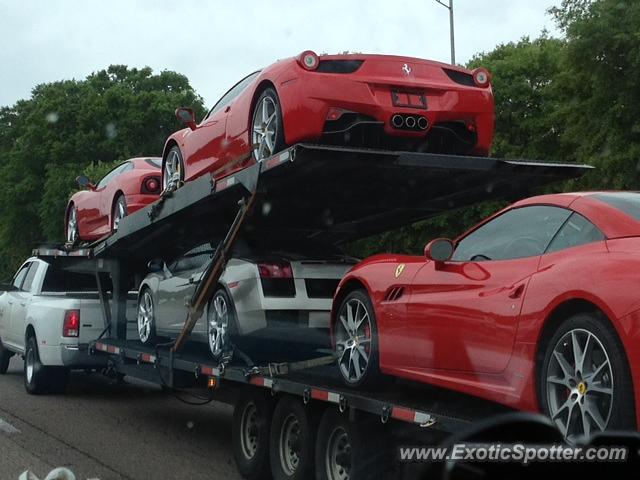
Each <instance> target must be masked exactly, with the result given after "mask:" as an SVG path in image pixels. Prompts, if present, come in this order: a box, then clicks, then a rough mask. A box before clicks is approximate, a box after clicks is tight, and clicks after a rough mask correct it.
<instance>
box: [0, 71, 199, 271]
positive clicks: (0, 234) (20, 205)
mask: <svg viewBox="0 0 640 480" xmlns="http://www.w3.org/2000/svg"><path fill="white" fill-rule="evenodd" d="M181 105H186V106H191V107H193V108H194V109H195V110H196V112H197V113H198V114H199V115H203V114H204V107H203V104H202V99H201V98H200V97H199V96H198V95H197V94H196V93H195V92H194V90H193V89H192V88H191V86H190V85H189V82H188V80H187V78H186V77H185V76H183V75H180V74H178V73H175V72H170V71H163V72H160V73H159V74H154V73H153V72H152V70H151V69H150V68H142V69H136V68H127V67H125V66H122V65H113V66H110V67H109V68H108V69H106V70H101V71H99V72H96V73H94V74H92V75H90V76H88V77H87V78H86V79H85V80H80V81H77V80H65V81H60V82H54V83H48V84H42V85H38V86H36V87H35V88H34V89H33V91H32V95H31V98H30V99H28V100H21V101H18V102H17V103H16V104H15V105H13V106H12V107H5V108H2V109H0V252H1V255H0V258H1V260H0V278H6V277H7V276H9V275H11V274H12V273H13V271H14V269H15V266H16V264H17V263H19V262H20V261H22V260H24V258H25V257H26V256H27V255H28V254H29V251H30V249H31V248H32V247H33V246H34V245H36V244H38V243H40V242H43V241H54V240H61V239H62V232H63V225H64V222H63V214H64V211H65V206H66V202H67V200H68V198H69V195H70V194H71V193H73V191H74V190H75V189H76V188H77V186H76V185H75V181H74V179H75V177H76V176H77V175H78V174H80V173H83V172H86V171H87V169H88V168H90V169H92V170H93V172H92V173H93V174H99V173H100V170H102V171H106V169H108V168H110V167H111V166H113V164H114V163H117V162H120V161H123V160H125V159H127V158H130V157H133V156H144V155H159V154H160V153H161V151H162V147H163V144H164V141H165V139H166V138H167V136H168V135H169V134H170V133H172V132H173V131H175V130H178V129H179V128H181V125H180V124H179V122H178V121H177V120H176V119H175V117H174V114H173V112H174V110H175V108H176V107H178V106H181ZM94 178H97V177H94Z"/></svg>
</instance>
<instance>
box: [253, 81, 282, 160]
mask: <svg viewBox="0 0 640 480" xmlns="http://www.w3.org/2000/svg"><path fill="white" fill-rule="evenodd" d="M251 132H252V133H251V143H252V147H253V158H254V159H255V160H256V161H258V162H261V161H262V160H264V159H265V158H269V157H270V156H271V155H273V154H275V153H278V152H279V151H280V150H282V149H283V148H284V146H285V145H284V132H283V121H282V112H281V110H280V101H279V100H278V95H277V93H276V92H275V91H274V90H273V89H271V88H267V89H266V90H265V91H264V92H263V93H262V95H260V97H259V98H258V100H257V101H256V104H255V107H254V109H253V120H252V130H251Z"/></svg>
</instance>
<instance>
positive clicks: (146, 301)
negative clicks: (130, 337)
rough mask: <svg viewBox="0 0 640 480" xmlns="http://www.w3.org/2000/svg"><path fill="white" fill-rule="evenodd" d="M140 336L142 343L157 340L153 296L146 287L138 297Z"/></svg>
mask: <svg viewBox="0 0 640 480" xmlns="http://www.w3.org/2000/svg"><path fill="white" fill-rule="evenodd" d="M137 323H138V337H139V338H140V341H141V342H142V343H146V344H150V343H153V341H154V340H155V335H156V332H155V324H154V317H153V297H152V296H151V291H150V290H149V289H148V288H145V289H144V290H143V291H142V292H141V294H140V296H139V298H138V322H137Z"/></svg>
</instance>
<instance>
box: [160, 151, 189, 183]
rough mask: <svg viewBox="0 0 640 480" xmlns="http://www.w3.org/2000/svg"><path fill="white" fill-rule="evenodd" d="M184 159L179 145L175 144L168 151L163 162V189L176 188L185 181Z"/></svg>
mask: <svg viewBox="0 0 640 480" xmlns="http://www.w3.org/2000/svg"><path fill="white" fill-rule="evenodd" d="M184 179H185V175H184V161H183V159H182V153H181V152H180V149H179V148H178V146H174V147H172V148H171V150H169V153H167V157H166V158H165V160H164V162H163V164H162V190H163V191H167V190H175V189H176V188H179V187H180V186H181V184H182V182H184Z"/></svg>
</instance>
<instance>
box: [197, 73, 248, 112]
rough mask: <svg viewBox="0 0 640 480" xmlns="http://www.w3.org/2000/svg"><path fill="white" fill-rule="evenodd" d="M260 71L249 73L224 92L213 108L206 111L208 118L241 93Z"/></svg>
mask: <svg viewBox="0 0 640 480" xmlns="http://www.w3.org/2000/svg"><path fill="white" fill-rule="evenodd" d="M259 73H260V72H253V73H252V74H251V75H249V76H247V77H245V78H243V79H242V80H240V81H239V82H238V83H236V84H235V85H234V86H233V87H231V89H230V90H229V91H228V92H227V93H225V94H224V95H223V96H222V98H221V99H220V100H218V103H216V104H215V105H214V106H213V108H212V109H211V110H210V111H209V113H207V117H206V118H209V117H210V116H211V115H213V114H214V113H216V112H217V111H218V110H220V109H221V108H223V107H225V106H227V105H229V104H230V103H231V102H232V101H233V100H234V99H235V98H236V97H237V96H238V95H240V94H241V93H242V91H243V90H244V89H245V88H247V87H248V86H249V84H250V83H251V82H252V81H253V80H254V79H255V78H256V77H257V76H258V74H259Z"/></svg>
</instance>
